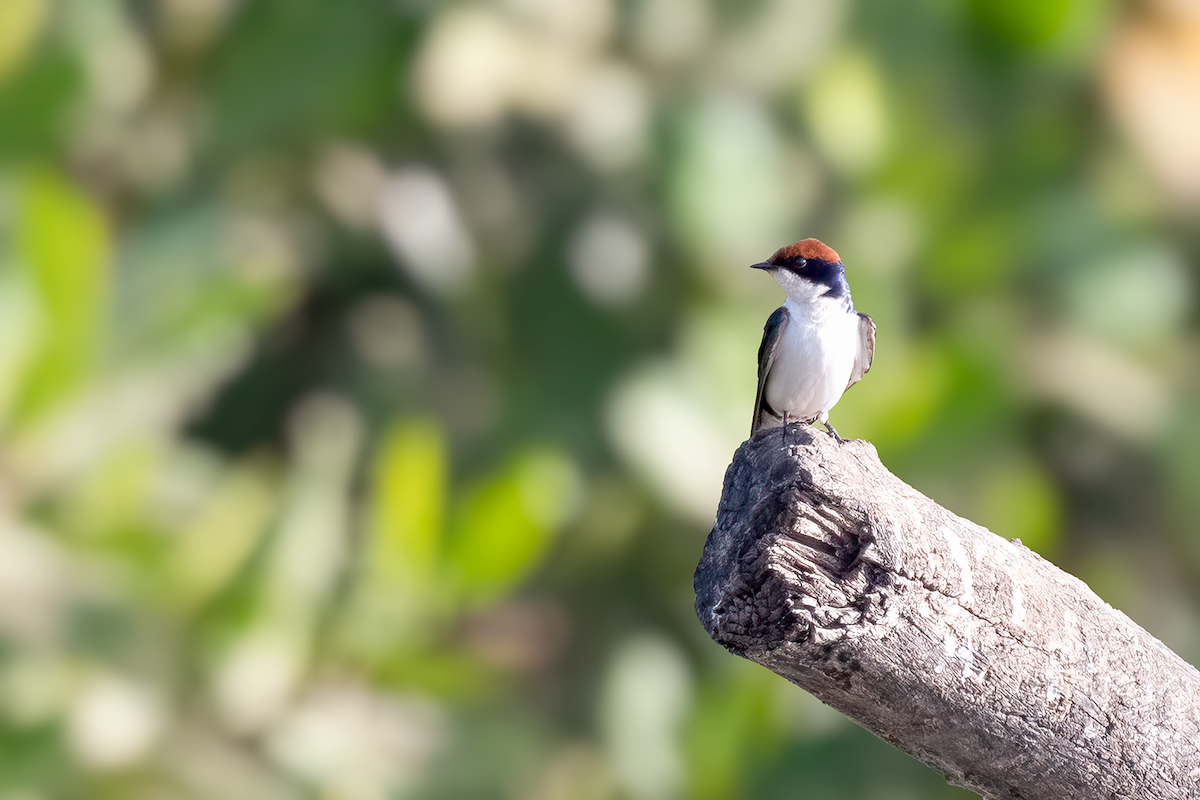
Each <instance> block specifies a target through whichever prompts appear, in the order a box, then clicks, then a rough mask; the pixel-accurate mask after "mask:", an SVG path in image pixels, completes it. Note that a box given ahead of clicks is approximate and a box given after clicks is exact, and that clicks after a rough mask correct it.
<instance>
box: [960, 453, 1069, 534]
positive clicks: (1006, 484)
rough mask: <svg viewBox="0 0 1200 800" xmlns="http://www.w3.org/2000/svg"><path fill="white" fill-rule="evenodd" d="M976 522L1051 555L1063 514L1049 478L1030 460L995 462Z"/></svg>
mask: <svg viewBox="0 0 1200 800" xmlns="http://www.w3.org/2000/svg"><path fill="white" fill-rule="evenodd" d="M974 519H975V522H978V523H979V524H980V525H984V526H986V527H988V528H989V529H991V530H992V531H993V532H994V533H997V534H999V535H1001V536H1003V537H1005V538H1006V539H1013V538H1018V539H1020V540H1021V542H1022V543H1023V544H1024V545H1025V546H1026V547H1028V548H1029V549H1031V550H1036V551H1037V552H1039V553H1041V554H1042V555H1050V554H1051V553H1052V552H1053V551H1054V548H1055V545H1056V544H1058V540H1059V538H1060V531H1059V528H1060V525H1061V519H1062V511H1061V509H1060V503H1059V498H1058V492H1057V490H1056V488H1055V486H1054V484H1053V482H1052V481H1051V477H1050V475H1048V474H1047V473H1046V471H1045V470H1044V469H1042V468H1041V467H1039V466H1038V464H1036V463H1035V462H1033V461H1032V460H1029V459H999V458H997V459H994V460H993V461H992V463H991V465H990V467H989V469H988V473H987V475H986V476H985V477H984V484H983V488H982V496H981V498H980V503H979V509H978V512H977V515H976V516H975V518H974Z"/></svg>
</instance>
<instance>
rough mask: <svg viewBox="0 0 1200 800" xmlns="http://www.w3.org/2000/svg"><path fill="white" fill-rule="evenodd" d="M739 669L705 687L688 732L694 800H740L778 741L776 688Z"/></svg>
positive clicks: (767, 680)
mask: <svg viewBox="0 0 1200 800" xmlns="http://www.w3.org/2000/svg"><path fill="white" fill-rule="evenodd" d="M737 666H738V668H735V669H732V670H730V671H729V672H728V673H727V674H726V676H725V678H724V679H710V680H708V681H706V682H704V683H703V684H702V685H701V690H700V692H699V693H698V696H697V698H696V702H695V705H694V707H693V709H692V715H691V719H690V720H689V724H688V725H687V727H686V728H685V729H684V736H683V744H684V747H685V753H686V755H687V762H688V769H687V774H688V783H689V786H690V792H689V796H690V797H695V798H698V800H704V798H725V797H735V796H737V795H738V794H739V792H738V788H739V787H742V786H745V785H746V783H747V776H748V775H749V774H752V773H753V772H754V771H755V769H756V768H757V766H758V764H759V763H760V762H761V761H763V760H766V759H767V758H768V757H769V756H770V753H769V752H765V749H767V748H769V745H770V743H771V742H772V741H775V740H776V738H777V736H778V732H777V730H776V728H777V727H778V726H777V725H776V724H774V720H773V714H772V711H773V702H774V701H775V696H776V691H775V686H774V682H773V681H772V680H770V676H769V675H767V674H765V673H760V672H751V671H749V670H746V669H743V668H741V665H740V664H739V665H737Z"/></svg>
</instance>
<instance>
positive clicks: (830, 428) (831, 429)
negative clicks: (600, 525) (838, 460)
mask: <svg viewBox="0 0 1200 800" xmlns="http://www.w3.org/2000/svg"><path fill="white" fill-rule="evenodd" d="M821 424H822V425H824V426H825V428H826V429H827V430H828V431H829V435H830V436H832V437H833V438H834V439H836V440H837V443H838V444H845V443H846V440H845V439H843V438H842V437H841V436H838V432H837V430H835V429H834V427H833V426H832V425H830V424H829V421H828V420H821Z"/></svg>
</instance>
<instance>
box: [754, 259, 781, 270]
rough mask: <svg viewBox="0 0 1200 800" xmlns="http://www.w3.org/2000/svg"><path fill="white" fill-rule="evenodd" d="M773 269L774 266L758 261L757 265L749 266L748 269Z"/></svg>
mask: <svg viewBox="0 0 1200 800" xmlns="http://www.w3.org/2000/svg"><path fill="white" fill-rule="evenodd" d="M774 268H775V265H774V264H772V263H770V262H767V261H760V262H758V263H757V264H751V265H750V269H774Z"/></svg>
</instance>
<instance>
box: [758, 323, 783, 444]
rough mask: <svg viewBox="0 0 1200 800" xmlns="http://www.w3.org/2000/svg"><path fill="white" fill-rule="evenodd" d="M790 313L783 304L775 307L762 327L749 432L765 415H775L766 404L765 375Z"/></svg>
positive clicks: (773, 357)
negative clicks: (756, 391) (752, 414)
mask: <svg viewBox="0 0 1200 800" xmlns="http://www.w3.org/2000/svg"><path fill="white" fill-rule="evenodd" d="M789 318H790V315H789V314H788V312H787V309H786V308H784V307H783V306H780V307H779V308H777V309H775V313H774V314H772V315H771V316H770V317H769V318H768V319H767V324H766V325H765V326H764V327H763V338H762V344H760V345H759V346H758V394H757V395H756V396H755V398H754V421H753V422H752V423H751V424H750V433H751V434H753V433H754V432H755V431H756V430H758V429H759V428H762V427H763V417H764V416H765V415H771V416H775V411H774V409H772V408H771V407H770V406H769V405H768V404H767V396H766V390H767V375H769V374H770V372H771V365H772V364H774V363H775V353H776V352H778V350H779V340H780V339H781V338H782V337H783V331H784V329H785V328H787V325H788V320H789Z"/></svg>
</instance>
